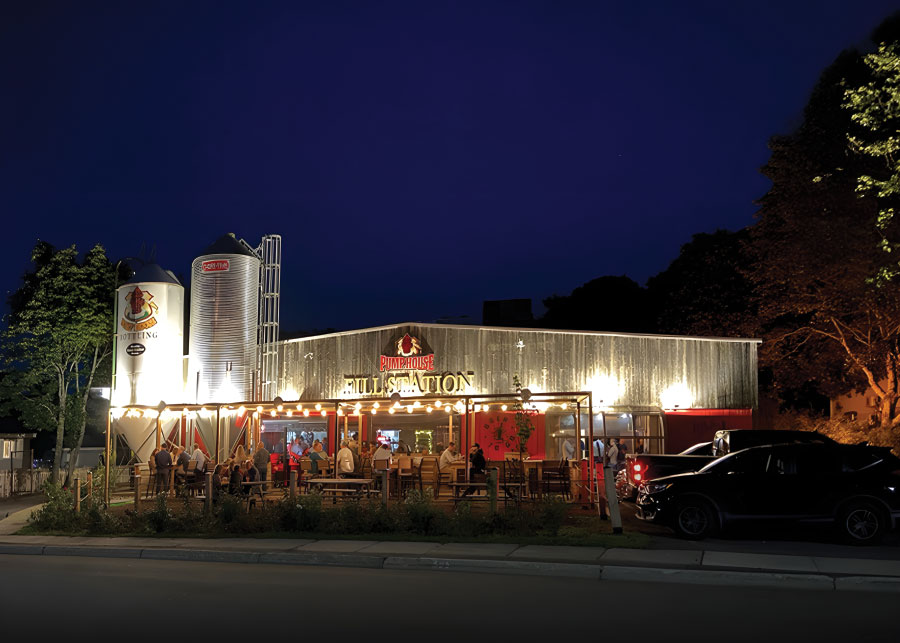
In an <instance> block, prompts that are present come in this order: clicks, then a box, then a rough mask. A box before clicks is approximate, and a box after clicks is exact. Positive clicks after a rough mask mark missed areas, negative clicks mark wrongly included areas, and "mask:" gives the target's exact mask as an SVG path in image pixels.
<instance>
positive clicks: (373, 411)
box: [372, 406, 378, 415]
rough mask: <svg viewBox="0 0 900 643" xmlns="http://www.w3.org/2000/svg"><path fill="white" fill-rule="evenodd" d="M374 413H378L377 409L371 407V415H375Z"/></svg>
mask: <svg viewBox="0 0 900 643" xmlns="http://www.w3.org/2000/svg"><path fill="white" fill-rule="evenodd" d="M376 413H378V409H376V408H375V407H374V406H373V407H372V415H375V414H376Z"/></svg>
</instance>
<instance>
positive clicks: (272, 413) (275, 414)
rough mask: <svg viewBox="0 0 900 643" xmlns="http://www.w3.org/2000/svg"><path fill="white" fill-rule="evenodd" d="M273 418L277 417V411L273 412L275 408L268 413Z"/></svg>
mask: <svg viewBox="0 0 900 643" xmlns="http://www.w3.org/2000/svg"><path fill="white" fill-rule="evenodd" d="M269 415H271V416H272V417H273V418H275V417H278V413H276V412H275V409H272V412H271V413H269Z"/></svg>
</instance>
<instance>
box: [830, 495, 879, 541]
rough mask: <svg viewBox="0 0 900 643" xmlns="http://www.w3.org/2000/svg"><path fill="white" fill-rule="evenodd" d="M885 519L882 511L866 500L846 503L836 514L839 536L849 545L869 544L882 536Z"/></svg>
mask: <svg viewBox="0 0 900 643" xmlns="http://www.w3.org/2000/svg"><path fill="white" fill-rule="evenodd" d="M886 524H887V523H886V521H885V518H884V515H883V513H882V511H881V510H880V509H879V508H878V507H877V506H875V505H874V504H873V503H871V502H869V501H868V500H855V501H851V502H849V503H847V504H846V505H845V506H844V508H843V509H842V510H841V512H840V513H839V514H838V521H837V527H838V530H839V532H840V535H841V538H842V539H843V540H844V541H845V542H847V543H849V544H851V545H871V544H874V543H877V542H878V541H880V540H881V537H882V536H884V530H885V527H886Z"/></svg>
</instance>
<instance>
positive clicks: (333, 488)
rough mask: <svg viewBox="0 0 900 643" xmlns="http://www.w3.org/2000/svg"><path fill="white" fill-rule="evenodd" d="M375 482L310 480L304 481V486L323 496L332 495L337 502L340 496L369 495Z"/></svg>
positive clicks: (350, 479)
mask: <svg viewBox="0 0 900 643" xmlns="http://www.w3.org/2000/svg"><path fill="white" fill-rule="evenodd" d="M374 482H375V480H374V479H373V478H310V479H308V480H304V481H303V484H304V485H306V488H307V489H308V490H310V491H318V492H319V493H321V494H323V495H328V494H330V495H331V496H332V499H333V500H334V502H337V497H338V496H339V495H345V494H356V495H359V496H361V495H367V494H368V493H369V489H370V487H371V486H372V483H374Z"/></svg>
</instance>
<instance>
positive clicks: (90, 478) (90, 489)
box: [86, 471, 94, 502]
mask: <svg viewBox="0 0 900 643" xmlns="http://www.w3.org/2000/svg"><path fill="white" fill-rule="evenodd" d="M86 497H87V498H90V499H91V502H93V501H94V474H93V472H91V471H88V474H87V496H86Z"/></svg>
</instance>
